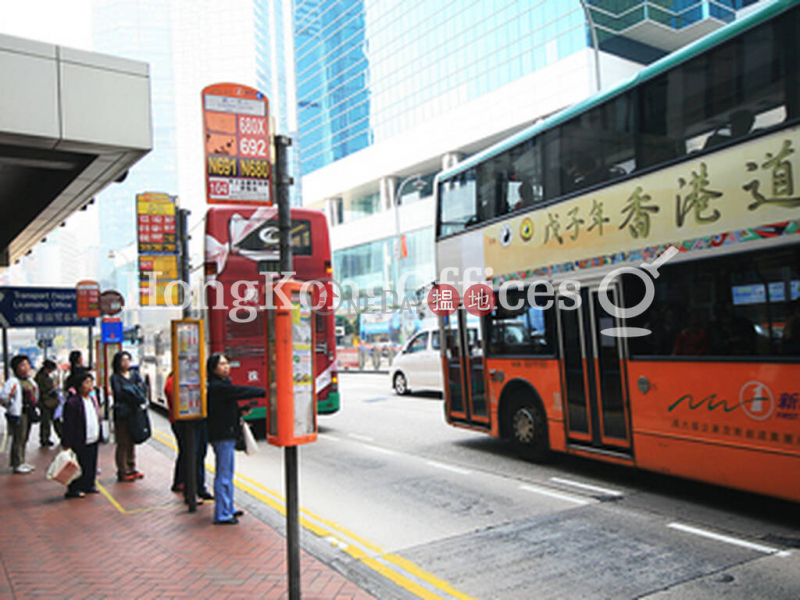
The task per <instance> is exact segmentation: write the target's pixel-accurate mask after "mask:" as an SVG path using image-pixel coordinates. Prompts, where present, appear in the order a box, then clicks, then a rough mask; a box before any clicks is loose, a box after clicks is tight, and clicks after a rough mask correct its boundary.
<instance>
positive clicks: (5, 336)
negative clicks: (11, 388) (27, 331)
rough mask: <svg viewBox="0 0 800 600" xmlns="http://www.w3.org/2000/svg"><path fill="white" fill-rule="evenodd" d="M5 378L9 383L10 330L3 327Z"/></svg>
mask: <svg viewBox="0 0 800 600" xmlns="http://www.w3.org/2000/svg"><path fill="white" fill-rule="evenodd" d="M3 377H4V379H5V380H6V381H8V329H6V328H5V327H3Z"/></svg>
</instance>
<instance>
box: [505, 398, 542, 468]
mask: <svg viewBox="0 0 800 600" xmlns="http://www.w3.org/2000/svg"><path fill="white" fill-rule="evenodd" d="M505 415H506V423H505V431H506V434H507V436H508V438H509V439H510V440H511V443H512V444H513V446H514V450H515V451H516V453H517V454H518V455H519V456H520V457H522V458H524V459H525V460H530V461H532V462H544V461H546V460H547V458H548V457H549V455H550V439H549V435H548V431H547V416H546V414H545V412H544V408H543V407H542V403H541V402H540V401H539V399H538V398H515V399H513V400H512V401H511V404H510V405H509V407H508V410H507V411H505Z"/></svg>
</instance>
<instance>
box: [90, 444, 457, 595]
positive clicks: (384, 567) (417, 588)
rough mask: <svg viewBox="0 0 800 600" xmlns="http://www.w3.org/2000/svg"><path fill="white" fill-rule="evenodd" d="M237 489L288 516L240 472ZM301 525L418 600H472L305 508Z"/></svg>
mask: <svg viewBox="0 0 800 600" xmlns="http://www.w3.org/2000/svg"><path fill="white" fill-rule="evenodd" d="M153 437H154V438H155V439H157V440H158V441H159V442H161V443H162V444H164V445H165V446H167V447H169V448H172V449H173V450H175V451H177V449H178V448H177V446H176V445H175V442H174V441H173V438H172V436H169V435H166V434H164V433H162V432H160V431H155V430H154V431H153ZM206 468H207V469H209V470H210V471H211V472H214V468H213V467H212V466H211V465H210V464H208V463H206ZM234 485H235V486H236V487H237V488H239V489H240V490H242V491H243V492H245V493H247V494H249V495H251V496H252V497H254V498H256V499H257V500H260V501H261V502H263V503H264V504H266V505H267V506H269V507H270V508H272V509H273V510H276V511H277V512H279V513H280V514H281V515H284V516H285V515H286V500H285V498H284V497H283V496H281V495H280V494H279V493H278V492H276V491H274V490H271V489H269V488H267V487H265V486H263V485H262V484H260V483H259V482H257V481H255V480H254V479H251V478H250V477H247V476H245V475H242V474H241V473H238V472H237V473H235V476H234ZM101 491H103V493H104V494H106V497H107V498H109V500H110V501H111V502H112V504H114V505H116V506H117V508H118V509H120V510H124V509H122V507H120V506H119V505H118V504H117V503H116V501H114V499H113V498H111V496H110V495H108V494H107V492H105V490H102V489H101ZM141 510H147V509H141ZM128 512H130V511H128ZM300 525H302V526H303V527H304V528H305V529H307V530H308V531H310V532H312V533H313V534H315V535H317V536H318V537H320V538H322V539H324V540H326V541H328V542H330V543H331V545H333V546H336V547H337V548H339V549H340V550H342V551H343V552H345V553H346V554H348V555H349V556H351V557H353V558H355V559H356V560H358V561H360V562H362V563H363V564H364V565H366V566H367V567H369V568H370V569H372V570H373V571H375V572H377V573H379V574H380V575H382V576H383V577H385V578H386V579H388V580H390V581H392V582H393V583H395V584H396V585H398V586H399V587H401V588H403V589H404V590H407V591H409V592H411V593H413V594H414V595H416V596H417V597H418V598H423V599H424V600H444V599H447V598H457V599H458V600H472V598H471V597H470V596H467V595H466V594H464V593H462V592H459V591H458V590H456V589H455V588H453V586H451V585H450V584H449V583H448V582H446V581H444V580H442V579H439V578H438V577H436V576H435V575H433V574H432V573H429V572H427V571H425V570H423V569H421V568H420V567H418V566H417V565H415V564H414V563H412V562H411V561H409V560H406V559H405V558H403V557H402V556H398V555H396V554H387V553H386V552H384V550H383V549H381V548H380V547H379V546H377V545H375V544H373V543H371V542H368V541H367V540H364V539H362V538H360V537H358V536H357V535H356V534H355V533H353V532H351V531H348V530H347V529H345V528H344V527H342V526H341V525H339V524H337V523H334V522H333V521H329V520H327V519H324V518H322V517H320V516H318V515H315V514H314V513H312V512H310V511H308V510H306V509H304V508H301V509H300Z"/></svg>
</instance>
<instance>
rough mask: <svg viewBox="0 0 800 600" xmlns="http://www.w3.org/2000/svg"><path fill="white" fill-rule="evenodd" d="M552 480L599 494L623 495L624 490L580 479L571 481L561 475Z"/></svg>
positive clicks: (551, 479)
mask: <svg viewBox="0 0 800 600" xmlns="http://www.w3.org/2000/svg"><path fill="white" fill-rule="evenodd" d="M550 481H553V482H555V483H563V484H564V485H571V486H574V487H576V488H581V489H583V490H589V491H591V492H597V493H599V494H605V495H606V496H622V495H623V494H622V492H618V491H616V490H610V489H608V488H602V487H598V486H596V485H589V484H588V483H581V482H579V481H571V480H569V479H561V478H560V477H551V478H550Z"/></svg>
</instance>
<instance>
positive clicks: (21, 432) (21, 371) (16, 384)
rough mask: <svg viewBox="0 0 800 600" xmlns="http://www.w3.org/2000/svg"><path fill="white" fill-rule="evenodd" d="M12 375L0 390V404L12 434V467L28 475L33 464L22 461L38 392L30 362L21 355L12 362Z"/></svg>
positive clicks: (17, 471)
mask: <svg viewBox="0 0 800 600" xmlns="http://www.w3.org/2000/svg"><path fill="white" fill-rule="evenodd" d="M11 369H12V370H13V371H14V375H13V376H12V377H9V378H8V381H6V383H5V385H4V386H3V389H2V391H0V404H2V405H3V406H4V407H5V409H6V421H7V423H8V431H9V432H10V434H11V468H12V469H13V470H14V473H22V474H25V473H30V472H31V471H33V469H34V467H33V465H29V464H28V463H26V462H25V447H26V446H27V444H28V435H29V434H30V431H31V418H30V416H31V411H32V410H34V409H33V408H32V407H33V406H35V405H36V403H37V401H38V399H39V389H38V388H37V387H36V382H35V381H34V380H33V378H31V377H30V373H31V361H30V360H29V359H28V357H27V356H25V355H24V354H18V355H17V356H15V357H14V358H12V359H11Z"/></svg>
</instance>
